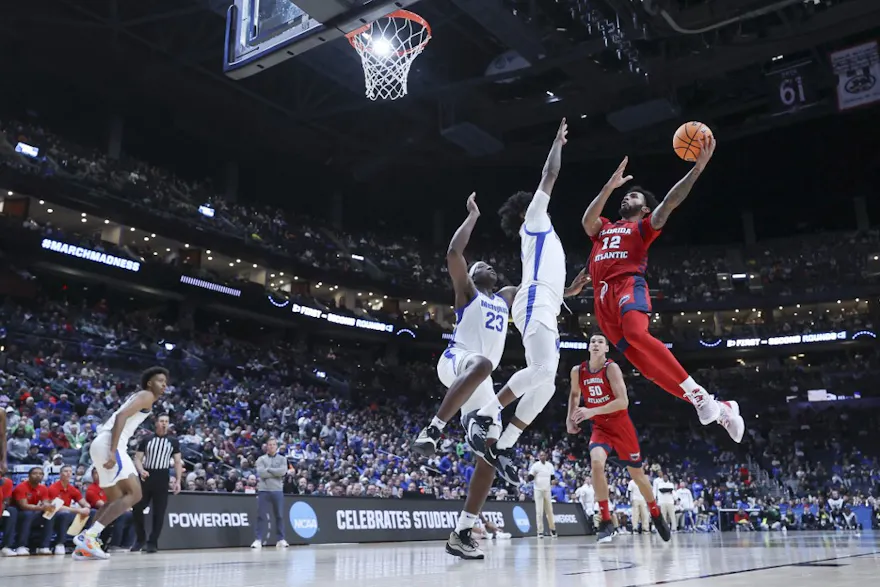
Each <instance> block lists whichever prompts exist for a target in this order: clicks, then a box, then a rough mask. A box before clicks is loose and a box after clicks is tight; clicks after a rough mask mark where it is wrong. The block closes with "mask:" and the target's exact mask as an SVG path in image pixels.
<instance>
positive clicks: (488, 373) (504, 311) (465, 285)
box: [412, 194, 517, 559]
mask: <svg viewBox="0 0 880 587" xmlns="http://www.w3.org/2000/svg"><path fill="white" fill-rule="evenodd" d="M467 210H468V216H467V218H466V219H465V221H464V222H463V223H462V225H461V226H460V227H459V228H458V230H456V231H455V234H454V235H453V236H452V241H451V242H450V243H449V248H448V249H447V251H446V264H447V267H448V269H449V277H450V278H452V288H453V289H454V290H455V318H456V320H455V330H454V331H453V333H452V340H451V341H450V342H449V347H448V348H447V349H446V350H445V351H444V352H443V356H441V357H440V361H439V363H438V364H437V375H438V376H439V377H440V382H441V383H443V385H445V386H446V387H447V388H448V391H447V392H446V396H445V397H444V398H443V402H442V403H441V404H440V409H439V410H438V411H437V415H436V416H434V419H433V420H431V423H430V424H429V425H428V426H427V427H425V428H424V429H423V430H422V431H421V432H420V433H419V436H418V438H416V440H415V441H414V442H413V447H412V448H413V451H415V452H417V453H419V454H421V455H423V456H430V455H433V454H434V453H435V452H436V450H437V442H438V441H439V440H440V435H441V433H442V431H443V429H444V428H445V427H446V423H447V422H448V421H449V419H450V418H452V416H453V414H455V412H458V411H460V412H461V414H462V420H464V417H463V416H464V414H467V413H469V412H471V411H474V410H476V409H478V408H479V407H481V406H483V405H485V404H486V402H488V401H490V400H491V399H492V398H493V397H494V396H495V389H494V387H493V385H492V371H494V370H495V368H496V367H497V366H498V363H499V361H501V356H502V355H503V354H504V343H505V342H506V341H507V318H508V315H509V313H510V304H511V302H512V301H513V297H514V295H515V294H516V289H517V288H516V287H505V288H503V289H501V290H500V291H499V292H497V293H495V291H494V290H495V283H496V281H497V280H498V277H497V275H496V274H495V270H494V269H492V267H490V266H489V265H487V264H486V263H484V262H482V261H477V262H476V263H474V264H473V265H471V267H470V269H468V266H467V262H466V261H465V259H464V249H465V247H466V246H467V244H468V241H469V240H470V238H471V232H472V231H473V229H474V226H475V225H476V223H477V218H479V217H480V209H479V208H478V207H477V202H476V194H471V195H470V197H469V198H468V199H467ZM500 433H501V429H500V428H498V429H496V430H493V431H490V435H494V438H498V435H499V434H500ZM475 452H476V451H475ZM494 479H495V469H494V468H493V467H492V465H491V464H490V463H488V462H486V460H485V459H484V458H483V457H478V458H477V463H476V467H475V468H474V474H473V476H472V477H471V481H470V485H469V487H468V496H467V499H466V500H465V503H464V509H463V510H462V511H461V514H460V515H459V517H458V523H457V524H456V526H455V531H454V532H452V533H451V534H450V535H449V541H448V542H447V543H446V552H448V553H449V554H451V555H454V556H457V557H460V558H463V559H482V558H483V557H484V555H483V551H482V550H480V547H479V546H478V545H477V542H476V541H475V540H474V539H473V537H472V536H471V532H472V530H473V528H474V524H475V523H476V521H477V520H478V517H479V514H480V510H481V509H482V508H483V504H484V503H485V502H486V498H487V497H488V496H489V491H490V490H491V489H492V481H493V480H494Z"/></svg>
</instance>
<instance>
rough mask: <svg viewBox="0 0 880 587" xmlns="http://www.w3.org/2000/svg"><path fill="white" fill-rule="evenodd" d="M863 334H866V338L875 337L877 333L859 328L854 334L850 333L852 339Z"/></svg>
mask: <svg viewBox="0 0 880 587" xmlns="http://www.w3.org/2000/svg"><path fill="white" fill-rule="evenodd" d="M863 336H867V337H868V338H877V335H876V334H874V333H873V332H871V331H870V330H859V331H858V332H856V333H855V334H853V335H852V339H853V340H855V339H857V338H861V337H863Z"/></svg>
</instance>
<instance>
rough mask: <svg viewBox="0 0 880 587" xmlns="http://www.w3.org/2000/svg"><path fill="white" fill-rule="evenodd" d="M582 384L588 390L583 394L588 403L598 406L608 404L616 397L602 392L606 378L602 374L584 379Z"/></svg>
mask: <svg viewBox="0 0 880 587" xmlns="http://www.w3.org/2000/svg"><path fill="white" fill-rule="evenodd" d="M582 385H583V389H585V390H587V393H585V394H583V396H584V399H585V400H586V402H587V403H588V404H594V405H597V406H598V405H602V404H607V403H608V402H610V401H611V400H612V399H614V398H612V397H611V396H610V395H608V394H603V393H602V386H603V385H605V378H604V377H602V376H601V375H600V376H599V377H590V378H589V379H584V380H583V384H582ZM594 390H595V391H594Z"/></svg>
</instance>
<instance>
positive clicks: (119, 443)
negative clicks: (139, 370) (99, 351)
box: [73, 367, 168, 560]
mask: <svg viewBox="0 0 880 587" xmlns="http://www.w3.org/2000/svg"><path fill="white" fill-rule="evenodd" d="M167 385H168V370H167V369H164V368H162V367H151V368H149V369H147V370H146V371H144V372H143V374H141V390H142V391H138V392H137V393H134V394H132V395H131V396H129V397H128V399H126V400H125V402H123V404H122V405H121V406H120V407H119V409H118V410H116V411H115V412H113V415H112V416H110V419H108V420H107V421H106V422H104V423H103V424H101V426H99V427H98V434H97V435H96V436H95V439H94V440H93V441H92V444H91V448H90V449H89V455H90V456H91V457H92V463H94V465H95V471H96V476H97V482H98V484H99V485H100V486H101V489H103V490H104V492H105V493H106V494H107V502H106V503H105V504H104V505H103V506H102V507H101V509H99V510H98V513H97V515H96V516H95V521H94V523H92V525H91V526H90V527H89V528H88V529H86V530H84V531H83V532H82V533H80V534H79V535H78V536H76V537H75V538H74V539H73V544H74V546H75V547H76V548H75V550H74V552H73V558H74V560H89V559H106V558H110V555H108V554H107V553H106V552H104V551H103V549H102V548H101V542H100V541H99V540H98V536H99V535H100V534H101V532H103V530H104V528H105V527H107V526H109V525H110V524H112V523H113V522H114V521H115V520H116V518H118V517H119V516H121V515H122V514H124V513H125V512H127V511H128V510H130V509H131V508H132V507H133V506H134V505H135V504H137V503H138V502H139V501H140V500H141V482H140V480H139V479H138V474H137V469H135V466H134V463H133V462H132V460H131V457H130V456H128V441H129V439H130V438H131V437H132V435H133V434H134V433H135V431H136V430H137V429H138V427H139V426H140V425H141V424H142V423H143V421H144V420H146V419H147V418H148V417H149V416H150V412H151V411H152V409H153V404H154V403H155V402H156V400H158V399H159V398H160V397H162V394H164V393H165V388H166V386H167Z"/></svg>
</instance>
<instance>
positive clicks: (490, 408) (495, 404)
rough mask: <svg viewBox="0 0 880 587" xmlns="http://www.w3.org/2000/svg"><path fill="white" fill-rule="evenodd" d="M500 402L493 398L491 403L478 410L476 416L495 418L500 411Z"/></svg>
mask: <svg viewBox="0 0 880 587" xmlns="http://www.w3.org/2000/svg"><path fill="white" fill-rule="evenodd" d="M502 409H503V408H502V407H501V402H499V401H498V398H497V397H493V398H492V401H491V402H489V403H488V404H486V405H485V406H483V407H482V408H480V411H479V412H477V415H478V416H487V417H489V418H495V417H497V416H498V413H499V412H500V411H501V410H502Z"/></svg>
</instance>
